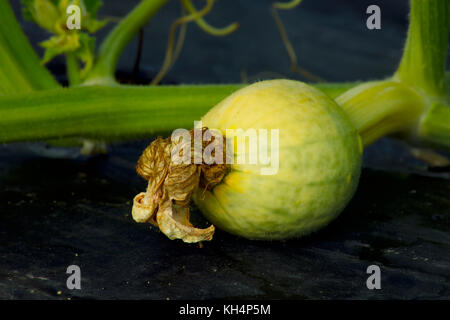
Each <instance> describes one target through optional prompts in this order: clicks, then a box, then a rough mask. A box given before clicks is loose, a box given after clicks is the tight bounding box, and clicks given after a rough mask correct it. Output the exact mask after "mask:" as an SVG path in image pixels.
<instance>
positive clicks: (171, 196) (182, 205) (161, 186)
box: [132, 128, 229, 242]
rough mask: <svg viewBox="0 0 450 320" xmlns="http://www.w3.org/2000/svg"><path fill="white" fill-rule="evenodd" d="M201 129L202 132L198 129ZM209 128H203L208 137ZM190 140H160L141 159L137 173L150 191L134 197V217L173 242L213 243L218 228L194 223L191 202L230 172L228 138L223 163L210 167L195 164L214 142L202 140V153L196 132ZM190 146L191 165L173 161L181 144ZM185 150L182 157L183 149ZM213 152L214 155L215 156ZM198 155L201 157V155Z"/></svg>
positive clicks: (191, 133)
mask: <svg viewBox="0 0 450 320" xmlns="http://www.w3.org/2000/svg"><path fill="white" fill-rule="evenodd" d="M198 130H200V129H198ZM206 130H208V128H202V129H201V136H202V137H203V136H204V133H205V131H206ZM189 133H190V137H191V139H190V141H184V140H183V141H181V142H180V141H172V140H171V138H167V139H162V138H160V137H159V138H158V139H156V140H155V141H153V142H152V143H151V144H150V145H149V146H148V147H147V148H146V149H145V150H144V152H143V153H142V155H141V157H140V158H139V161H138V164H137V167H136V171H137V173H138V174H139V175H140V176H141V177H143V178H144V179H146V180H147V181H148V187H147V191H146V192H142V193H139V194H138V195H137V196H136V197H135V198H134V203H133V210H132V215H133V219H134V220H135V221H136V222H143V223H144V222H147V223H151V224H153V225H154V226H157V227H159V229H160V230H161V231H162V232H163V233H164V234H165V235H166V236H167V237H169V238H170V239H181V240H183V241H184V242H200V241H206V240H211V239H212V237H213V234H214V230H215V228H214V226H213V225H211V226H210V227H208V228H205V229H200V228H196V227H194V226H193V225H192V224H191V223H190V219H189V218H190V212H189V203H190V200H191V198H192V195H193V193H194V191H195V190H196V189H197V188H201V189H203V190H211V189H212V188H214V187H215V186H216V185H217V184H219V183H220V182H221V181H222V179H223V177H224V176H225V175H226V173H227V172H228V170H229V165H227V164H226V163H225V162H226V161H225V159H226V150H225V145H226V143H225V138H222V139H224V141H223V144H222V146H223V148H222V149H223V152H222V157H223V163H222V164H215V163H213V164H206V163H204V161H203V158H201V159H202V162H201V163H198V164H197V163H194V158H195V155H196V154H195V153H196V152H197V153H198V152H199V151H201V153H202V155H203V151H204V149H205V148H206V147H207V146H208V145H209V144H211V143H214V142H215V137H212V139H211V140H210V141H202V148H201V150H195V148H194V129H191V130H190V131H189ZM183 143H190V144H191V145H190V150H191V161H190V162H189V163H188V164H185V163H176V162H175V161H172V152H173V151H174V148H175V147H177V146H178V147H180V145H179V144H183ZM176 150H181V151H179V152H180V156H182V150H183V148H177V149H176ZM214 152H215V151H213V154H212V156H215V154H214ZM197 156H198V154H197Z"/></svg>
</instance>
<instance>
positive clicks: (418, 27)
mask: <svg viewBox="0 0 450 320" xmlns="http://www.w3.org/2000/svg"><path fill="white" fill-rule="evenodd" d="M449 8H450V2H449V1H448V0H411V11H410V23H409V29H408V37H407V40H406V45H405V50H404V53H403V57H402V60H401V62H400V66H399V68H398V71H397V73H396V74H395V76H394V78H396V79H398V80H400V81H402V82H404V83H407V84H409V85H411V86H414V87H418V88H420V89H422V90H423V91H425V93H426V94H427V95H428V96H430V97H431V98H437V99H439V98H442V97H443V96H444V95H445V93H446V90H445V85H446V83H445V66H446V59H447V46H448V36H449V13H450V9H449Z"/></svg>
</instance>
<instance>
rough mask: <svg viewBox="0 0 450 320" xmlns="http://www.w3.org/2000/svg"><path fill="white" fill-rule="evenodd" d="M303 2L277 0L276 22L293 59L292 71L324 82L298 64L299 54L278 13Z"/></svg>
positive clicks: (290, 57) (300, 0)
mask: <svg viewBox="0 0 450 320" xmlns="http://www.w3.org/2000/svg"><path fill="white" fill-rule="evenodd" d="M300 2H302V0H293V1H290V2H286V3H284V2H275V3H273V4H272V8H271V11H272V15H273V18H274V19H275V23H276V25H277V28H278V32H279V33H280V36H281V40H282V41H283V44H284V47H285V48H286V51H287V54H288V55H289V60H290V61H291V71H292V72H295V73H298V74H300V75H302V76H303V77H305V78H306V79H308V80H310V81H313V82H323V79H322V78H320V77H318V76H316V75H314V74H312V73H311V72H309V71H307V70H305V69H303V68H302V67H300V66H299V65H298V62H297V55H296V54H295V51H294V48H293V47H292V43H291V42H290V41H289V37H288V35H287V33H286V29H285V27H284V25H283V22H282V21H281V18H280V15H279V14H278V11H277V10H278V9H281V10H290V9H293V8H295V7H296V6H298V5H299V4H300Z"/></svg>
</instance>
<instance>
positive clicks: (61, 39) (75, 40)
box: [40, 32, 80, 64]
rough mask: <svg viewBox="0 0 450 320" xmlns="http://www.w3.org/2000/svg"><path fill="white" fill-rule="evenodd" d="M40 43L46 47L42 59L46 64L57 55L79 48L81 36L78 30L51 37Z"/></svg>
mask: <svg viewBox="0 0 450 320" xmlns="http://www.w3.org/2000/svg"><path fill="white" fill-rule="evenodd" d="M40 45H41V46H42V47H43V48H45V49H46V50H45V54H44V58H43V59H42V63H44V64H45V63H47V62H49V61H50V60H52V59H53V58H54V57H55V56H57V55H60V54H62V53H67V52H73V51H75V50H77V49H78V48H79V47H80V37H79V35H78V33H76V32H74V33H69V34H67V33H66V34H63V35H57V36H53V37H51V38H50V39H48V40H46V41H43V42H41V43H40Z"/></svg>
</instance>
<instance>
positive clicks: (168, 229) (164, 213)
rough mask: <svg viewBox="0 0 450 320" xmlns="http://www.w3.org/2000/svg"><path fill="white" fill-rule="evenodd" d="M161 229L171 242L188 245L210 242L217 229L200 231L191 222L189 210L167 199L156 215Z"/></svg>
mask: <svg viewBox="0 0 450 320" xmlns="http://www.w3.org/2000/svg"><path fill="white" fill-rule="evenodd" d="M156 218H157V221H158V226H159V229H160V230H161V231H162V232H163V233H164V234H165V235H166V236H167V237H168V238H169V239H171V240H173V239H181V240H183V241H184V242H187V243H194V242H200V241H209V240H211V239H212V237H213V234H214V231H215V228H214V226H213V225H211V226H209V227H208V228H206V229H199V228H195V227H194V226H192V224H191V223H190V222H189V208H187V207H185V206H177V205H175V204H173V203H172V201H171V200H169V199H167V200H166V201H165V202H164V203H162V204H161V205H160V207H159V210H158V213H157V215H156Z"/></svg>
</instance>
